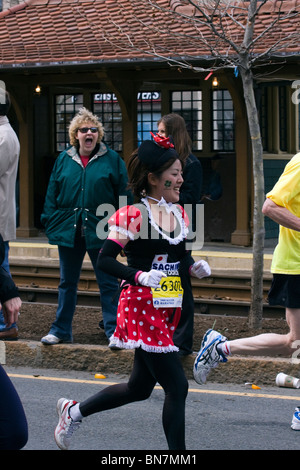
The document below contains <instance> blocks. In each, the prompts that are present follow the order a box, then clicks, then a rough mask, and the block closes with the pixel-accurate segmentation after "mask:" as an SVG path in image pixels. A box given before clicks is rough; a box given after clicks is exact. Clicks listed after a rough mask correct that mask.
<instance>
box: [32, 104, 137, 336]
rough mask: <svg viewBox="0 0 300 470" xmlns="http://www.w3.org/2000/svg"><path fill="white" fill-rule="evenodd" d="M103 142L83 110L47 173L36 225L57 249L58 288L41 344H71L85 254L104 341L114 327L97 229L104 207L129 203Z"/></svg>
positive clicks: (111, 289) (118, 165) (112, 291)
mask: <svg viewBox="0 0 300 470" xmlns="http://www.w3.org/2000/svg"><path fill="white" fill-rule="evenodd" d="M103 136H104V129H103V127H102V124H101V123H100V122H99V120H98V118H97V116H95V115H94V114H92V113H91V112H90V111H88V110H87V109H85V108H82V109H81V110H80V111H79V112H78V114H77V115H76V116H75V117H74V118H73V119H72V121H71V123H70V126H69V137H70V144H71V147H69V148H67V149H66V150H64V151H63V152H62V153H61V154H60V155H59V156H58V158H57V160H56V162H55V164H54V167H53V170H52V174H51V177H50V181H49V185H48V189H47V194H46V199H45V204H44V209H43V213H42V216H41V221H42V223H43V225H44V226H45V228H46V235H47V237H48V239H49V243H50V244H53V245H58V251H59V260H60V284H59V290H58V308H57V312H56V319H55V321H54V322H53V324H52V326H51V328H50V331H49V333H48V334H47V335H46V336H44V337H43V338H42V340H41V341H42V343H43V344H47V345H53V344H58V343H62V342H68V343H69V342H72V340H73V335H72V321H73V315H74V312H75V308H76V300H77V284H78V281H79V277H80V271H81V267H82V262H83V259H84V256H85V254H86V252H87V253H88V255H89V257H90V259H91V262H92V265H93V268H94V271H95V275H96V278H97V283H98V285H99V290H100V298H101V306H102V316H103V323H104V329H105V333H106V336H107V338H110V336H111V335H112V334H113V332H114V330H115V327H116V311H117V303H118V282H117V279H116V278H114V277H113V276H110V275H108V274H105V273H103V271H101V270H100V269H99V268H97V266H96V262H97V256H98V253H99V249H100V248H101V247H102V245H103V243H104V239H105V238H106V234H105V233H104V231H103V230H102V231H99V230H98V226H99V223H100V224H101V220H103V226H104V221H105V218H104V217H105V215H106V213H105V210H104V208H105V207H106V208H107V207H111V208H112V210H115V209H117V208H118V207H119V198H120V197H121V196H122V197H123V200H122V199H121V202H122V205H123V204H124V197H127V198H128V203H129V204H130V203H131V202H132V200H131V195H130V193H129V192H128V190H127V181H128V178H127V170H126V166H125V163H124V161H123V160H122V159H121V157H120V156H119V155H118V154H117V153H116V152H115V151H113V150H111V149H110V148H109V147H108V146H107V145H106V144H105V143H104V142H103V141H102V139H103ZM125 200H126V199H125ZM101 205H103V206H102V207H103V210H101ZM104 205H105V206H104ZM108 205H109V206H108Z"/></svg>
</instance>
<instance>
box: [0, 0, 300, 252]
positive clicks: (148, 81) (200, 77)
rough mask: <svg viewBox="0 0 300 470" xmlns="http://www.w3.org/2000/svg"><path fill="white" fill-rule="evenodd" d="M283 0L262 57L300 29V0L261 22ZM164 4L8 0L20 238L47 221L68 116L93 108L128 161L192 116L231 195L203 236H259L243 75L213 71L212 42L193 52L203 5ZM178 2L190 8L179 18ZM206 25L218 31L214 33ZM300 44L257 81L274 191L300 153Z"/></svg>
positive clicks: (0, 30) (4, 26)
mask: <svg viewBox="0 0 300 470" xmlns="http://www.w3.org/2000/svg"><path fill="white" fill-rule="evenodd" d="M240 3H245V2H240ZM278 3H280V4H282V5H281V11H282V14H283V15H286V17H287V18H286V20H284V21H282V22H281V23H280V28H281V29H280V30H278V29H275V30H274V32H273V33H272V34H270V35H266V36H265V37H264V39H263V41H262V44H260V43H259V41H258V43H257V44H256V48H257V53H258V54H259V53H260V52H261V50H262V49H261V48H264V49H266V48H267V47H268V44H267V43H266V41H267V40H269V41H270V46H271V45H272V44H274V43H275V42H276V41H277V39H279V37H280V36H282V35H287V34H288V33H289V32H290V31H292V32H294V33H295V35H296V34H297V32H298V33H299V31H300V28H299V26H300V24H299V22H300V20H299V9H300V1H299V0H291V1H289V0H288V1H284V2H276V1H275V0H270V1H268V2H267V6H265V8H264V9H262V10H261V12H260V14H259V16H258V18H257V21H256V24H257V28H258V30H259V31H263V30H264V29H265V28H267V27H268V25H270V22H271V21H272V18H274V15H277V14H278ZM146 4H148V7H147V8H146V7H145V5H146ZM155 4H156V5H159V7H160V10H159V9H157V8H154V7H152V8H151V7H149V2H146V1H145V0H25V1H20V0H2V8H3V11H2V12H0V80H1V81H2V82H3V83H4V84H5V86H6V88H7V90H8V91H9V92H10V94H11V97H12V103H13V107H12V110H11V115H10V116H9V118H10V121H11V123H12V124H13V126H14V127H15V129H16V131H17V133H18V135H19V139H20V143H21V155H20V167H19V194H20V196H19V207H20V211H19V213H20V215H19V227H18V229H17V234H18V237H25V238H26V237H32V236H35V235H36V234H37V231H38V229H39V228H41V227H40V222H39V218H40V213H41V210H42V207H43V202H44V196H45V192H46V188H47V183H48V179H49V175H50V172H51V168H52V165H53V162H54V159H55V158H56V156H57V155H58V153H59V152H60V151H61V150H62V149H63V148H64V147H65V146H66V145H67V143H68V137H67V126H68V123H69V121H70V119H71V118H72V116H73V115H74V114H75V113H76V112H77V110H78V109H79V108H80V107H81V106H86V107H87V108H89V109H91V110H92V111H94V112H95V113H96V114H98V115H99V116H100V117H101V119H102V121H103V124H104V127H105V131H106V135H105V138H106V141H107V143H108V144H109V145H110V146H111V147H112V148H114V149H115V150H117V151H118V152H120V154H121V156H122V157H123V158H124V159H125V161H126V159H127V158H128V156H129V155H130V153H131V152H132V150H133V149H134V148H136V146H137V144H138V143H139V142H140V141H142V140H143V139H146V138H149V130H154V131H156V122H157V120H158V118H159V117H160V116H161V115H162V114H166V113H169V112H178V113H179V114H182V115H183V117H184V118H185V120H186V122H187V125H188V128H189V130H190V133H191V136H192V140H193V152H194V154H195V155H196V156H197V157H198V158H199V159H200V160H201V162H202V165H203V169H204V183H206V181H207V179H208V177H209V174H210V172H211V166H212V162H216V161H217V162H218V163H217V165H218V168H217V171H218V173H219V174H220V176H221V182H222V189H223V191H222V197H221V198H219V199H218V200H216V201H208V200H206V201H205V203H204V204H205V239H206V240H207V241H214V240H217V241H223V242H230V243H232V244H236V245H251V240H252V205H253V181H252V161H251V149H250V141H249V134H248V125H247V119H246V112H245V107H244V99H243V90H242V86H241V80H240V77H239V76H237V74H235V73H234V72H233V70H229V71H228V70H219V71H218V72H217V73H216V74H212V75H210V74H209V66H208V63H209V60H210V59H211V58H212V57H211V52H210V50H209V49H208V48H207V46H205V45H202V48H197V50H195V46H194V45H193V42H192V41H190V40H189V37H191V36H192V35H193V34H195V35H196V34H198V35H199V31H198V30H196V29H195V30H194V31H192V32H191V28H193V27H192V26H191V25H190V24H189V22H188V21H186V18H187V17H188V16H193V15H194V14H196V13H195V12H194V11H192V10H191V8H190V7H187V5H186V3H185V2H184V0H182V1H179V0H157V1H156V2H155ZM0 7H1V4H0ZM164 9H165V10H166V11H165V12H164V11H163V10H164ZM169 11H173V12H177V13H178V14H180V15H181V16H178V17H177V19H174V18H172V17H171V15H169V14H168V12H169ZM287 12H292V13H293V14H292V15H287ZM234 28H236V27H235V26H234V25H233V26H232V31H233V32H235V30H234ZM185 33H186V36H184V34H185ZM201 34H202V35H203V37H206V38H209V35H210V34H211V32H210V31H209V30H208V29H207V30H205V29H202V30H201ZM188 36H189V37H188ZM267 38H268V39H267ZM299 44H300V42H299V38H298V41H294V42H291V43H289V44H287V45H286V47H285V48H282V49H281V51H280V53H278V55H277V57H273V59H276V61H277V64H275V65H268V64H267V63H265V65H264V66H262V68H261V73H260V74H259V75H260V76H259V77H257V78H256V82H255V84H256V95H257V100H258V106H259V110H260V119H261V130H262V135H263V141H264V166H265V182H266V191H267V190H268V189H269V188H270V187H272V185H273V184H274V182H275V181H276V180H277V178H278V176H279V175H280V173H281V171H282V169H283V167H284V165H285V164H286V162H287V160H289V159H290V158H291V157H292V156H293V155H294V154H295V153H296V152H298V151H299V140H300V139H299V134H300V127H299V113H300V111H299V109H300V106H299V99H298V95H297V86H299V85H300V81H299V80H300V79H299V74H300V68H299V63H300V52H299ZM170 50H172V51H174V52H173V54H174V56H175V54H176V57H178V58H180V59H181V60H182V61H184V59H185V58H186V57H189V58H190V57H193V64H194V65H196V66H199V67H206V68H207V71H202V72H198V73H195V71H193V70H188V69H183V68H180V67H178V66H172V65H170V64H169V63H168V62H167V61H166V60H165V58H164V57H165V55H166V54H169V55H170V52H168V51H170ZM270 56H271V55H270ZM214 78H217V79H218V83H217V84H214V82H213V79H214ZM299 98H300V94H299ZM213 157H217V158H216V159H215V158H213ZM276 230H277V227H276V224H273V225H272V222H271V221H268V222H267V223H266V236H267V237H274V236H276Z"/></svg>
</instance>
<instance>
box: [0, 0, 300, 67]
mask: <svg viewBox="0 0 300 470" xmlns="http://www.w3.org/2000/svg"><path fill="white" fill-rule="evenodd" d="M239 3H240V4H243V2H239ZM279 3H281V2H278V1H276V0H270V1H268V2H267V6H265V7H264V8H263V9H262V10H261V12H260V14H259V16H258V18H257V21H256V33H257V34H258V35H259V34H260V33H262V32H263V31H264V30H265V29H266V28H268V26H269V25H270V24H271V23H272V21H273V20H274V18H275V15H277V14H278V4H279ZM149 4H150V2H149V1H146V0H25V1H24V2H23V3H21V4H19V5H17V6H15V7H12V8H10V9H8V10H6V11H3V12H1V13H0V68H2V69H6V68H11V67H15V68H18V67H25V68H26V67H32V66H36V65H52V66H53V65H54V66H55V65H68V64H80V63H85V64H89V63H90V64H93V63H104V64H112V63H115V64H117V63H123V64H124V63H131V62H135V63H139V62H145V61H150V62H153V61H161V60H165V57H166V56H168V55H169V56H170V55H171V53H170V52H168V51H172V56H174V57H180V58H183V59H184V58H187V57H189V58H191V57H194V58H195V59H197V60H201V59H209V58H211V57H212V55H213V54H212V50H211V48H210V39H211V38H212V33H211V30H210V29H209V28H208V27H205V26H203V25H200V24H199V22H198V21H197V20H199V13H198V12H197V10H196V9H193V8H191V6H188V5H186V3H185V2H184V0H183V1H180V0H157V1H155V2H154V4H155V5H158V6H160V7H161V8H162V9H163V10H164V11H165V12H163V11H160V10H159V9H158V8H156V6H152V7H150V5H149ZM244 5H245V3H244ZM282 6H283V11H282V13H281V15H282V21H281V22H280V24H279V25H277V26H276V27H275V28H272V29H271V30H270V32H269V33H268V35H266V36H263V37H262V38H261V40H258V41H257V42H256V44H255V53H256V54H260V53H262V52H263V51H265V50H267V49H268V47H271V46H272V45H274V44H275V43H276V42H277V41H278V40H279V39H282V38H284V37H286V36H287V35H288V34H290V33H292V35H293V36H292V39H290V40H289V41H288V42H287V41H286V43H285V44H284V42H283V43H282V45H281V47H280V49H276V54H277V55H282V54H283V55H295V54H296V55H298V56H299V55H300V53H299V31H300V19H299V10H300V0H291V1H290V0H288V1H285V2H283V3H282ZM290 11H292V12H293V15H290V16H288V15H287V17H286V18H285V19H284V16H285V13H286V12H290ZM174 15H175V16H174ZM191 19H193V21H191ZM194 20H196V22H195V21H194ZM245 20H246V9H245V10H243V7H242V8H241V17H240V18H239V21H240V23H241V27H239V26H238V24H237V23H234V22H233V21H231V19H230V16H228V18H227V20H226V21H227V27H228V31H229V32H230V34H231V35H232V38H233V39H234V40H240V38H241V37H242V32H243V31H242V23H243V22H245ZM216 24H217V19H216ZM146 38H147V41H146V40H145V39H146ZM220 53H226V54H234V51H233V50H232V49H230V48H227V47H226V49H225V48H224V44H223V45H221V46H220ZM272 53H273V54H275V50H272V49H270V55H272Z"/></svg>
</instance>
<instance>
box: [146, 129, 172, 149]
mask: <svg viewBox="0 0 300 470" xmlns="http://www.w3.org/2000/svg"><path fill="white" fill-rule="evenodd" d="M150 134H151V135H152V137H153V139H154V140H155V142H156V143H157V144H158V145H160V146H161V147H164V148H165V149H170V148H171V149H173V148H174V144H173V142H172V141H171V139H172V137H171V136H169V137H162V136H161V135H159V134H156V135H154V134H152V132H150Z"/></svg>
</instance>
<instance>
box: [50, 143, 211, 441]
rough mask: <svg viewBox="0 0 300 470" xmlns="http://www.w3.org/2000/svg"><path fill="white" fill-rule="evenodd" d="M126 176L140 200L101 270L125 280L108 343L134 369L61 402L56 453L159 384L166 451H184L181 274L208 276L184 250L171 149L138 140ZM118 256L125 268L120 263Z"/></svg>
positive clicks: (113, 225)
mask: <svg viewBox="0 0 300 470" xmlns="http://www.w3.org/2000/svg"><path fill="white" fill-rule="evenodd" d="M128 172H129V176H130V183H131V189H132V191H133V193H134V195H135V196H136V197H137V200H138V202H137V204H135V205H132V206H126V207H123V208H121V209H119V210H118V211H117V212H116V213H115V214H114V215H113V216H112V217H111V218H110V220H109V225H110V234H109V236H108V239H107V240H106V241H105V243H104V245H103V247H102V250H101V252H100V254H99V259H98V266H99V268H101V269H103V270H104V271H106V272H107V273H109V274H112V275H114V276H116V277H117V278H119V279H122V280H123V281H122V283H121V287H122V291H121V294H120V299H119V304H118V312H117V327H116V329H115V332H114V334H113V337H112V338H111V341H114V342H115V345H116V347H120V348H127V349H134V350H135V355H134V364H133V370H132V373H131V375H130V378H129V381H128V382H127V383H120V384H117V385H112V386H109V387H107V388H105V389H104V390H102V391H100V392H99V393H97V394H96V395H93V396H92V397H90V398H88V399H86V400H85V401H83V402H81V403H76V401H74V400H69V399H66V398H61V399H60V400H59V401H58V404H57V411H58V415H59V423H58V425H57V427H56V430H55V440H56V443H57V445H58V446H59V447H60V448H61V449H68V447H69V445H70V438H71V435H72V432H73V431H74V429H76V428H77V427H78V426H79V424H80V422H81V421H82V419H83V418H85V417H87V416H89V415H91V414H94V413H98V412H100V411H104V410H108V409H112V408H116V407H120V406H122V405H125V404H127V403H131V402H134V401H139V400H145V399H147V398H148V397H149V396H150V395H151V393H152V390H153V389H154V386H155V384H156V383H157V382H158V383H159V384H160V385H161V386H162V388H163V390H164V393H165V400H164V406H163V417H162V419H163V428H164V432H165V435H166V439H167V444H168V448H169V449H185V401H186V396H187V392H188V382H187V379H186V377H185V374H184V371H183V367H182V365H181V362H180V358H179V355H178V348H177V347H176V346H175V345H174V343H173V340H172V336H173V333H174V330H175V328H176V326H177V324H178V321H179V318H180V311H181V302H182V295H183V292H182V287H181V282H180V270H181V269H182V268H184V269H187V268H189V269H190V273H191V275H193V276H196V277H199V278H201V277H204V276H208V275H209V274H210V268H209V266H208V264H207V263H206V262H205V261H203V260H200V261H198V262H196V263H195V262H194V260H193V258H192V257H191V255H190V253H189V252H188V251H186V248H185V239H186V235H187V232H188V221H187V220H186V217H185V214H184V211H183V209H182V208H181V207H180V206H178V205H176V202H177V201H178V199H179V194H180V187H181V185H182V183H183V178H182V164H181V162H180V159H179V156H178V154H177V153H176V151H175V150H174V148H172V144H170V143H169V145H166V142H164V146H160V145H158V144H157V143H155V142H153V141H145V142H143V143H142V144H141V146H140V147H139V149H138V151H137V152H135V153H134V154H133V156H132V158H131V161H130V163H129V167H128ZM122 250H124V251H125V253H126V255H127V265H124V264H122V263H120V262H119V261H118V260H117V256H118V255H119V253H120V252H121V251H122ZM120 419H122V415H121V413H120Z"/></svg>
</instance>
